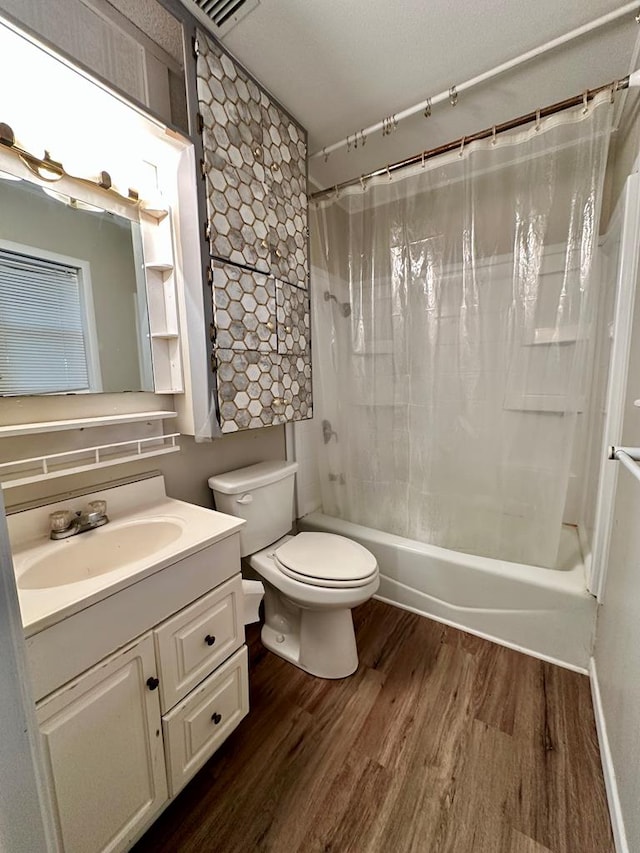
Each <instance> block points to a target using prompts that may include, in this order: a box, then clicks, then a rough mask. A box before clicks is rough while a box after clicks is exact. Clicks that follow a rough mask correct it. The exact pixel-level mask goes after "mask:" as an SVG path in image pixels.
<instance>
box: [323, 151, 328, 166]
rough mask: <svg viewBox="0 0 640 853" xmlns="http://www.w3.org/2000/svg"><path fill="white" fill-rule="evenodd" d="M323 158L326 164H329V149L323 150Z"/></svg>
mask: <svg viewBox="0 0 640 853" xmlns="http://www.w3.org/2000/svg"><path fill="white" fill-rule="evenodd" d="M322 156H323V157H324V162H325V163H326V162H327V160H328V159H329V155H328V154H327V149H326V148H323V149H322Z"/></svg>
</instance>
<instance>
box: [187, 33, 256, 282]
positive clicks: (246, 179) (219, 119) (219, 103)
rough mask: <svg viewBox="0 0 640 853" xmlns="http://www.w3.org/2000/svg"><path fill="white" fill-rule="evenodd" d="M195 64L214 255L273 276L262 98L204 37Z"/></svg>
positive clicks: (228, 59) (201, 35) (252, 84)
mask: <svg viewBox="0 0 640 853" xmlns="http://www.w3.org/2000/svg"><path fill="white" fill-rule="evenodd" d="M197 44H198V58H197V63H196V73H197V90H198V110H199V114H200V128H201V130H202V142H203V148H204V161H203V164H202V167H203V176H204V179H205V184H206V196H207V209H208V216H209V225H208V236H209V241H210V248H211V254H212V255H214V256H215V257H218V258H222V259H224V260H230V261H233V263H237V264H244V265H245V266H249V267H252V268H253V269H257V270H262V271H264V272H268V271H269V256H270V249H269V243H268V239H267V238H268V228H267V209H266V195H267V189H266V184H265V169H264V164H263V151H262V135H263V134H262V126H261V122H262V107H261V94H260V90H259V89H258V87H257V86H256V84H255V83H254V81H253V80H251V79H250V78H249V77H247V75H246V74H245V73H244V72H243V71H242V69H241V68H238V67H237V66H236V64H235V63H234V62H233V60H232V59H231V58H230V57H228V56H227V55H226V54H225V53H224V52H223V51H222V50H221V49H220V48H219V47H218V45H216V44H214V42H212V41H210V40H209V39H208V38H207V37H206V36H205V35H204V34H203V33H200V32H199V33H198V38H197Z"/></svg>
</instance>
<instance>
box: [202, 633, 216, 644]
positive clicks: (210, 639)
mask: <svg viewBox="0 0 640 853" xmlns="http://www.w3.org/2000/svg"><path fill="white" fill-rule="evenodd" d="M204 641H205V643H206V644H207V645H208V646H212V645H213V644H214V643H215V641H216V638H215V637H212V636H211V634H207V636H206V637H205V638H204Z"/></svg>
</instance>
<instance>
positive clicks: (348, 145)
mask: <svg viewBox="0 0 640 853" xmlns="http://www.w3.org/2000/svg"><path fill="white" fill-rule="evenodd" d="M349 151H351V137H350V136H347V154H348V153H349Z"/></svg>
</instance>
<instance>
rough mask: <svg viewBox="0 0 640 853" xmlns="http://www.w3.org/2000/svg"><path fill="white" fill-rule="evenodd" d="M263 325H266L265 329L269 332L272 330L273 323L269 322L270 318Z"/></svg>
mask: <svg viewBox="0 0 640 853" xmlns="http://www.w3.org/2000/svg"><path fill="white" fill-rule="evenodd" d="M265 326H266V327H267V329H269V331H270V332H273V323H272V322H271V320H269V321H268V322H267V323H265Z"/></svg>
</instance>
